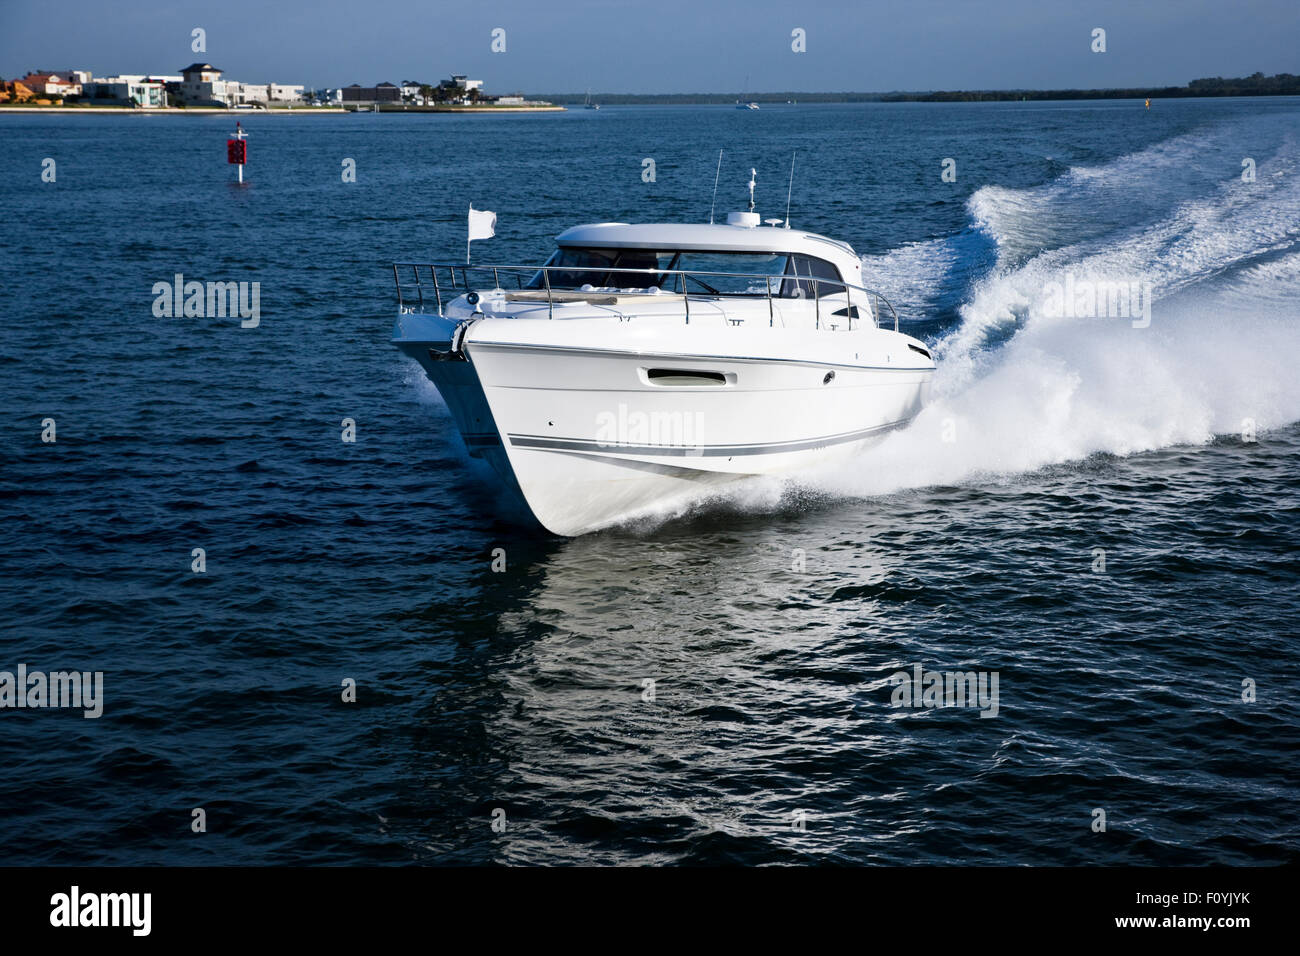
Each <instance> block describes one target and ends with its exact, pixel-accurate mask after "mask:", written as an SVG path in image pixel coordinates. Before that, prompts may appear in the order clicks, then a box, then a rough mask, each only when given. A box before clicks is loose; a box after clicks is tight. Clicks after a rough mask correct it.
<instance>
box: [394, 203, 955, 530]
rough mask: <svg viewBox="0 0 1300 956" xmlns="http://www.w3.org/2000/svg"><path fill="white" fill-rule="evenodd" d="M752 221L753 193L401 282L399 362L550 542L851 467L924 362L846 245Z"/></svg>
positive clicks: (917, 395) (437, 267) (921, 347)
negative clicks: (420, 372)
mask: <svg viewBox="0 0 1300 956" xmlns="http://www.w3.org/2000/svg"><path fill="white" fill-rule="evenodd" d="M752 209H753V201H752V182H751V202H750V210H751V211H749V212H737V213H732V214H730V215H729V216H728V217H727V223H726V224H725V225H722V224H718V225H714V224H708V225H703V224H700V225H673V224H649V225H631V224H626V223H612V222H611V223H597V224H592V225H584V226H575V227H574V228H572V229H569V230H567V231H565V232H563V233H561V234H560V236H559V237H558V239H557V243H558V246H559V248H558V249H557V250H556V251H555V253H554V254H553V255H552V256H551V257H550V259H549V260H548V261H547V262H546V264H545V265H543V266H541V267H538V266H518V265H478V266H469V265H460V264H448V263H398V264H395V265H394V266H393V274H394V278H395V280H396V282H397V289H398V299H399V315H398V318H397V324H396V327H395V330H394V336H393V344H394V345H396V346H397V347H398V348H400V349H401V350H402V351H403V352H404V353H406V354H407V355H409V356H410V357H411V358H414V359H415V360H416V361H417V362H419V363H420V364H421V366H423V368H424V370H425V372H426V373H427V375H428V377H429V378H430V379H431V380H432V381H433V383H434V385H436V386H437V388H438V391H439V392H440V393H441V395H442V397H443V399H444V400H445V401H446V403H447V407H448V409H449V410H450V412H451V417H452V419H453V420H454V422H455V423H456V426H457V427H458V428H459V430H460V433H461V435H462V436H463V438H464V441H465V445H466V446H467V449H468V451H469V454H470V455H472V456H475V457H480V458H484V459H486V460H487V461H488V462H489V463H490V464H491V465H492V467H493V469H494V470H495V471H496V473H497V474H498V475H499V476H500V477H501V479H503V480H504V481H505V482H507V483H508V484H510V485H512V486H514V487H515V488H516V489H517V490H518V491H519V493H520V495H521V496H522V498H523V500H524V501H525V502H526V503H527V506H528V508H529V509H530V510H531V511H532V514H533V515H534V516H535V517H536V519H537V520H538V521H539V522H540V523H541V524H542V525H543V526H544V527H545V528H547V529H548V530H550V531H551V532H554V533H556V534H560V535H579V534H583V533H586V532H589V531H594V530H597V529H599V528H603V527H607V526H609V525H613V524H617V523H620V522H622V521H625V520H629V519H633V518H636V517H638V516H642V515H645V514H647V513H651V512H655V511H657V510H659V509H663V508H665V507H675V506H680V505H684V504H688V503H689V502H690V501H692V500H694V499H697V498H699V497H701V496H702V495H705V494H708V493H710V492H713V491H716V490H718V486H719V485H723V484H725V483H728V482H733V481H735V480H737V479H741V478H743V477H745V476H750V475H789V474H793V473H797V472H799V471H800V470H802V469H805V468H808V467H810V466H813V465H818V464H821V463H825V462H828V461H830V460H833V459H838V458H844V457H849V456H853V455H856V454H858V453H859V452H861V451H862V450H863V449H865V448H866V447H868V446H869V445H871V444H872V443H873V442H875V441H877V440H879V439H880V438H881V437H882V436H884V435H885V434H886V433H888V432H889V431H890V430H892V429H897V428H900V427H902V426H904V425H906V424H907V423H908V422H909V421H910V420H911V419H912V418H913V417H915V416H916V415H917V413H918V412H919V411H920V410H921V408H922V406H923V405H924V403H925V401H926V398H927V395H928V392H929V386H930V380H931V377H932V375H933V372H934V367H935V366H934V362H933V360H932V358H931V355H930V351H929V350H928V349H927V348H926V346H925V344H924V343H923V342H921V341H919V340H917V339H915V338H912V337H911V336H909V335H906V334H903V333H901V332H899V331H898V317H897V315H896V314H895V312H894V309H893V306H891V305H890V304H889V303H888V302H887V301H886V300H885V299H884V298H883V297H882V296H881V295H880V294H878V293H876V292H874V291H871V290H869V289H867V288H865V287H864V286H863V284H862V263H861V260H860V259H859V258H858V256H857V255H856V254H855V253H854V251H853V249H852V248H851V247H850V246H849V245H847V244H846V243H843V242H839V241H836V240H834V239H829V238H827V237H825V236H820V235H816V234H814V233H809V232H803V231H800V230H797V229H790V228H789V227H788V224H787V225H786V226H785V227H784V228H781V223H782V221H781V220H768V221H767V222H768V224H767V225H760V223H759V217H758V215H757V214H756V213H754V212H753V211H752Z"/></svg>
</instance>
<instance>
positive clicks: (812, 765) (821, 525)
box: [416, 509, 925, 863]
mask: <svg viewBox="0 0 1300 956" xmlns="http://www.w3.org/2000/svg"><path fill="white" fill-rule="evenodd" d="M835 524H836V521H835V516H834V514H833V513H830V512H828V513H827V514H825V515H823V516H818V515H816V514H814V515H813V518H812V520H810V518H809V515H808V514H807V513H806V512H805V513H803V514H802V515H800V516H792V515H788V514H787V515H785V516H782V515H780V514H778V515H777V516H776V518H775V520H774V519H773V516H772V515H764V516H762V517H761V518H759V517H747V516H745V515H744V514H741V513H736V512H732V513H727V512H726V511H721V512H720V511H718V510H716V509H715V510H713V511H711V512H710V513H708V514H705V515H701V516H698V517H696V518H693V519H687V520H684V521H682V522H680V524H679V526H678V527H677V528H674V527H673V526H671V525H669V526H667V527H660V528H659V529H657V531H656V533H655V534H654V536H653V537H650V536H645V535H640V534H636V533H627V532H618V533H607V534H601V535H596V536H591V537H582V538H574V539H568V540H556V539H545V540H538V539H536V538H528V537H520V538H519V539H518V540H517V541H515V542H513V543H512V542H509V541H507V542H505V543H504V545H503V550H504V551H505V554H506V560H507V570H506V571H505V572H504V573H503V574H500V575H496V574H485V575H483V576H482V577H481V579H480V585H479V587H478V589H477V590H478V592H479V593H478V594H476V595H474V596H473V597H471V598H470V600H469V603H468V606H466V607H464V608H463V609H462V610H461V611H460V614H461V615H462V616H463V617H464V618H465V619H466V620H478V621H479V622H480V623H479V624H478V625H476V627H477V628H478V630H477V636H475V637H473V638H471V639H467V637H466V636H463V635H462V636H461V637H460V639H458V640H456V642H455V651H454V656H453V658H452V659H449V660H447V661H445V664H444V666H443V667H442V668H441V671H440V684H442V680H444V679H445V680H446V681H447V683H445V684H442V686H440V688H439V689H438V690H437V692H436V693H435V694H433V695H432V697H431V701H430V705H429V711H428V717H429V723H430V724H431V725H433V726H436V727H438V728H439V731H438V732H437V733H432V732H431V733H429V734H428V735H426V736H425V737H423V739H422V745H423V746H424V747H432V748H434V749H435V750H438V751H443V750H444V748H452V749H453V750H457V751H459V750H460V749H461V748H464V747H468V748H469V750H470V752H471V753H472V755H473V756H472V757H471V758H468V759H466V758H465V757H464V756H463V755H462V756H461V757H459V758H456V759H449V757H450V755H449V754H447V753H445V752H442V753H438V754H436V755H430V754H428V753H425V754H423V755H421V758H420V759H421V765H420V767H419V769H418V770H417V771H416V772H417V773H419V774H420V775H421V776H424V777H426V778H429V774H428V765H427V764H426V763H424V760H425V759H426V758H430V757H432V759H434V760H435V761H436V762H437V763H440V764H443V765H444V766H445V768H446V769H445V772H442V773H438V774H435V775H433V777H432V778H429V783H428V785H429V786H432V787H433V790H432V791H431V792H430V791H425V792H424V793H423V796H422V798H421V799H423V800H426V801H427V800H428V799H429V798H430V797H431V796H432V797H435V798H436V800H437V802H438V804H439V808H440V809H441V808H443V807H444V806H446V805H447V804H448V802H450V803H451V804H452V805H455V806H458V807H459V808H460V812H461V813H462V814H463V817H468V818H470V819H472V820H474V821H475V823H474V825H475V826H481V827H486V826H487V825H488V823H487V821H488V820H489V819H490V817H491V815H492V813H493V812H494V811H496V810H498V809H500V810H503V811H504V814H505V819H506V821H507V824H506V825H507V828H508V834H509V839H504V840H501V841H499V842H495V843H493V842H492V841H487V840H486V839H485V834H486V831H484V833H480V834H479V835H478V836H477V837H475V838H473V839H472V841H471V842H473V843H474V845H475V846H476V847H477V849H475V850H473V851H472V852H473V853H475V854H488V856H489V857H490V858H492V859H497V860H503V861H509V862H537V863H540V862H549V863H554V862H573V863H597V862H600V863H617V862H644V863H653V862H670V861H677V862H680V861H688V862H692V861H693V862H724V861H742V860H746V859H751V858H752V859H760V858H761V859H762V860H764V861H769V862H771V861H786V862H799V861H806V860H815V859H818V858H822V857H826V856H827V855H832V854H834V853H835V852H836V851H837V850H838V849H841V848H843V846H844V845H845V840H846V836H847V837H848V839H849V840H850V842H852V840H853V839H855V837H854V836H853V835H854V834H857V835H858V836H861V835H863V833H864V832H865V831H864V830H863V820H864V814H865V815H866V819H870V818H871V817H872V816H878V819H877V820H876V821H875V822H874V823H871V824H870V826H869V827H868V830H875V831H877V832H876V833H875V836H876V837H877V838H879V837H882V836H886V835H888V834H892V833H894V832H896V831H897V830H898V827H899V823H898V821H896V820H892V819H891V818H890V815H891V814H892V812H893V811H892V809H891V801H892V800H893V799H895V797H896V796H897V787H898V785H899V780H898V775H897V773H896V771H895V769H893V768H894V767H895V766H896V764H897V762H898V761H900V760H903V759H905V755H906V753H907V751H908V749H909V745H908V737H907V733H906V732H905V728H904V727H903V726H902V725H900V724H899V719H900V716H903V715H900V713H899V712H898V711H897V710H894V709H891V708H890V707H889V701H890V687H889V683H888V677H889V675H890V674H892V673H894V672H896V671H898V670H899V669H901V668H904V667H908V666H910V662H911V661H913V660H916V659H918V654H920V655H924V653H925V651H920V650H915V649H911V647H910V645H911V642H912V640H913V638H912V637H911V636H909V635H908V621H904V620H900V617H902V618H909V619H910V616H909V615H907V614H902V615H900V612H899V607H900V601H903V602H904V603H905V602H906V599H907V598H906V592H907V590H908V587H909V586H908V584H907V581H906V575H904V574H903V572H902V557H901V555H902V550H903V549H901V548H897V547H895V546H892V545H891V546H884V547H880V548H875V547H862V546H860V545H857V544H851V543H848V542H846V541H845V540H844V539H843V538H842V537H841V536H837V535H836V533H835ZM882 527H883V528H884V531H885V536H886V537H887V538H888V537H891V536H894V535H893V534H892V533H891V528H890V526H889V525H888V523H885V524H884V525H882ZM893 531H897V532H898V533H900V534H901V533H904V531H903V529H902V528H901V527H900V528H896V529H893ZM908 533H910V532H908ZM489 593H490V595H491V596H490V597H489ZM900 595H903V596H902V597H900ZM503 598H505V600H503ZM489 601H490V602H491V604H493V605H494V606H496V607H497V608H498V610H497V611H496V612H495V613H492V614H491V616H490V619H487V620H485V619H482V618H481V616H480V615H481V613H482V612H485V611H486V604H487V603H488V602H489ZM611 607H618V608H619V609H620V613H619V615H618V623H614V624H611V616H610V613H609V609H610V608H611ZM445 610H446V608H445V605H444V604H441V603H439V604H438V605H437V606H436V607H434V608H430V609H429V611H428V612H426V613H424V614H423V615H422V618H423V620H425V621H426V623H428V624H431V625H434V626H435V629H436V630H439V631H441V630H442V625H444V624H445V623H446V617H445ZM444 646H445V638H444ZM447 788H452V790H453V791H454V793H448V792H447ZM799 812H802V814H803V816H804V824H803V825H804V827H805V829H803V830H801V829H799V828H798V826H797V824H798V819H799V818H798V817H797V816H796V814H797V813H799ZM814 821H815V825H814ZM834 821H838V822H834ZM448 825H453V826H455V827H456V828H458V829H459V830H463V829H464V827H465V824H464V820H463V818H462V817H457V819H456V821H455V822H454V824H449V823H448V822H447V821H443V822H441V823H439V824H437V825H436V826H433V827H432V828H431V829H430V831H428V832H427V833H426V837H427V838H428V839H430V840H432V841H434V842H430V843H427V844H424V846H425V852H428V851H434V852H435V856H436V858H438V859H444V858H446V856H445V855H446V853H447V852H448V850H449V849H450V848H449V847H447V846H446V843H445V840H446V834H445V833H443V832H441V831H442V830H443V828H444V827H446V826H448ZM456 852H470V851H467V850H465V849H464V848H461V849H460V850H458V851H456ZM475 858H481V857H475Z"/></svg>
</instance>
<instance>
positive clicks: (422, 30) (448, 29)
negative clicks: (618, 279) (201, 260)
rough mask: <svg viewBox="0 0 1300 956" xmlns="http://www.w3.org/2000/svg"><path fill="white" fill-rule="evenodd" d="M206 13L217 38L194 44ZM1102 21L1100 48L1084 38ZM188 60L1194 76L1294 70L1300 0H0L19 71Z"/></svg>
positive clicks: (497, 71) (945, 84) (318, 68)
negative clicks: (798, 44)
mask: <svg viewBox="0 0 1300 956" xmlns="http://www.w3.org/2000/svg"><path fill="white" fill-rule="evenodd" d="M196 27H198V28H202V29H203V30H204V31H205V32H206V52H201V53H200V52H194V51H193V50H192V49H191V45H192V42H193V40H192V31H193V30H194V29H195V28H196ZM1095 28H1102V29H1104V30H1105V31H1106V52H1104V53H1094V52H1092V50H1091V49H1090V47H1091V45H1092V42H1093V39H1092V31H1093V30H1094V29H1095ZM498 29H500V30H504V31H505V32H504V46H505V49H504V51H502V52H494V51H493V50H492V43H493V31H494V30H498ZM796 29H798V30H802V31H804V37H805V47H806V49H805V51H804V52H795V51H794V50H793V49H792V44H793V42H794V41H793V40H792V36H791V34H792V31H794V30H796ZM498 36H500V35H499V34H498ZM498 45H499V44H498ZM195 60H206V61H208V62H211V63H212V64H214V65H215V66H217V67H219V68H221V69H223V70H225V71H226V76H227V78H229V79H234V80H241V81H244V82H250V83H271V82H274V83H303V84H306V85H307V86H309V87H334V86H346V85H348V84H351V83H360V84H362V85H373V84H375V83H379V82H382V81H385V80H386V81H389V82H392V83H398V82H400V81H402V80H419V81H422V82H431V83H437V82H438V81H439V80H440V79H442V78H445V77H446V76H449V75H450V74H451V73H468V74H469V75H470V76H471V78H474V79H482V80H483V81H484V84H485V86H484V89H485V90H486V91H487V92H489V93H508V92H515V91H523V92H528V93H569V92H581V91H583V90H586V89H588V88H590V89H592V90H594V91H596V92H598V93H599V92H605V93H690V92H735V91H740V90H742V89H747V90H748V92H750V93H762V92H768V91H771V92H784V91H800V92H838V91H856V92H885V91H890V90H933V89H1062V88H1097V87H1128V86H1181V85H1183V84H1185V83H1187V82H1188V81H1189V80H1192V79H1195V78H1198V77H1205V76H1224V77H1229V76H1246V75H1249V74H1251V73H1254V72H1255V71H1257V70H1259V71H1262V72H1264V73H1269V74H1272V73H1297V74H1300V2H1297V0H1229V2H1224V0H1077V2H1068V0H997V2H990V0H857V2H852V0H805V2H801V3H794V2H791V0H747V2H743V3H741V2H733V0H635V2H627V0H623V2H619V0H544V2H539V0H508V2H491V0H486V2H485V0H468V2H467V0H455V2H445V0H432V2H430V0H406V2H387V3H367V2H358V0H315V2H298V0H292V2H281V0H208V2H190V0H164V2H162V3H140V2H138V0H134V2H130V3H118V2H114V0H59V2H58V3H55V4H45V3H32V2H30V0H0V76H4V77H6V78H12V77H15V76H21V75H23V74H25V73H26V72H27V71H29V70H36V69H52V70H59V69H89V70H92V71H94V72H95V74H96V75H110V74H113V73H165V74H174V73H178V72H179V71H180V69H181V68H182V67H184V66H186V65H187V64H189V63H191V62H193V61H195Z"/></svg>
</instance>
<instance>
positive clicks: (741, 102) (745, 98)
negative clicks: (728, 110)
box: [736, 77, 758, 110]
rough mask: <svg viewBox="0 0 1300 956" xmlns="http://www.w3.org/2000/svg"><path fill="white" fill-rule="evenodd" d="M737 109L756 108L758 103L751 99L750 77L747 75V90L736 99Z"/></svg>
mask: <svg viewBox="0 0 1300 956" xmlns="http://www.w3.org/2000/svg"><path fill="white" fill-rule="evenodd" d="M736 109H738V110H756V109H758V104H757V103H755V102H754V101H753V100H751V99H749V77H745V91H744V92H743V93H742V94H741V95H740V99H738V100H736Z"/></svg>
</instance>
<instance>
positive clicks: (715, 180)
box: [709, 150, 722, 226]
mask: <svg viewBox="0 0 1300 956" xmlns="http://www.w3.org/2000/svg"><path fill="white" fill-rule="evenodd" d="M721 174H722V150H718V169H717V172H715V173H714V174H713V201H712V202H710V203H709V225H710V226H711V225H713V207H714V206H716V205H717V204H718V177H719V176H720V175H721Z"/></svg>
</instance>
